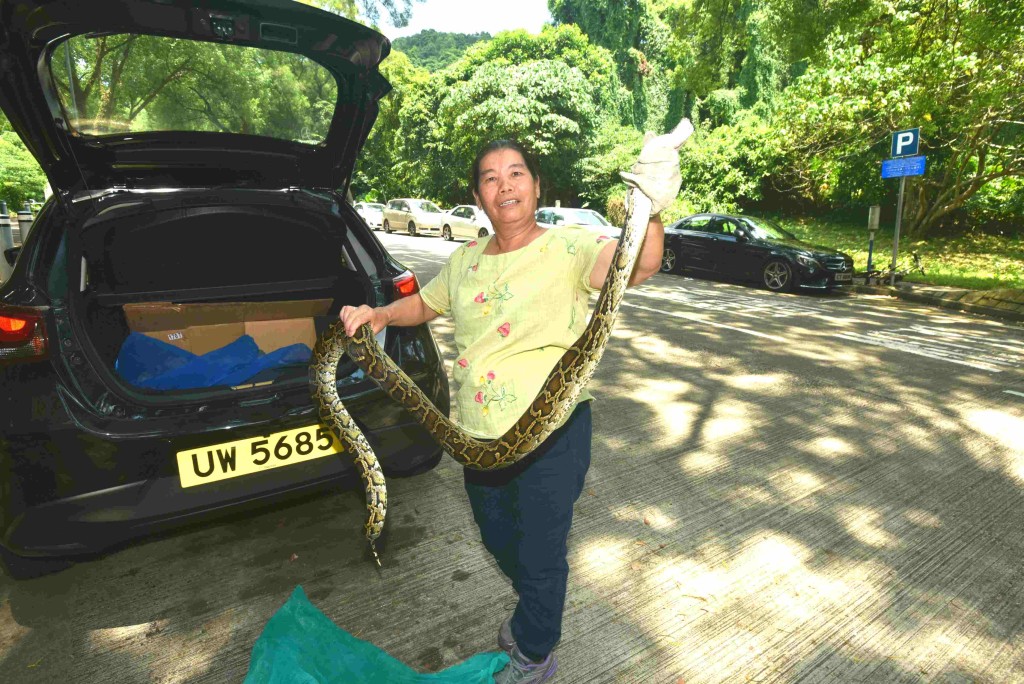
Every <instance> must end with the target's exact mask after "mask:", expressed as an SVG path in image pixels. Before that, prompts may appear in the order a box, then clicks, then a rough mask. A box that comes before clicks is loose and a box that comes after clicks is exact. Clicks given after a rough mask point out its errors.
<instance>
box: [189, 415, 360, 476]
mask: <svg viewBox="0 0 1024 684" xmlns="http://www.w3.org/2000/svg"><path fill="white" fill-rule="evenodd" d="M342 451H344V449H343V448H342V446H341V444H340V443H339V442H338V439H337V437H335V436H334V433H332V432H331V431H330V430H329V429H328V428H326V427H324V426H323V425H309V426H306V427H301V428H296V429H294V430H285V431H283V432H275V433H273V434H271V435H263V436H260V437H251V438H249V439H240V440H238V441H236V442H223V443H221V444H213V445H210V446H205V447H201V448H199V449H188V450H186V451H179V452H178V477H179V478H180V479H181V486H182V487H195V486H196V485H204V484H209V483H211V482H218V481H220V480H227V479H230V478H232V477H241V476H243V475H253V474H255V473H262V472H264V471H266V470H270V469H272V468H282V467H284V466H289V465H294V464H295V463H303V462H305V461H312V460H313V459H316V458H323V457H324V456H330V455H332V454H337V453H341V452H342Z"/></svg>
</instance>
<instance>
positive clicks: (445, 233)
mask: <svg viewBox="0 0 1024 684" xmlns="http://www.w3.org/2000/svg"><path fill="white" fill-rule="evenodd" d="M441 237H443V238H444V239H445V240H448V241H449V242H450V241H451V239H452V227H451V226H445V227H444V228H442V229H441Z"/></svg>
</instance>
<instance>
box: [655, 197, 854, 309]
mask: <svg viewBox="0 0 1024 684" xmlns="http://www.w3.org/2000/svg"><path fill="white" fill-rule="evenodd" d="M661 270H662V271H663V272H665V273H682V272H685V273H691V274H693V275H695V276H699V275H711V274H713V275H717V276H722V277H728V278H736V279H741V280H751V281H754V282H758V283H761V284H762V285H764V286H765V287H766V288H768V289H769V290H772V291H775V292H789V291H796V290H800V289H806V290H822V291H828V290H831V289H832V288H835V287H841V286H844V285H849V284H851V282H852V280H853V257H851V256H850V255H848V254H844V253H843V252H840V251H837V250H834V249H830V248H828V247H820V246H817V245H810V244H807V243H806V242H802V241H801V240H799V239H798V238H797V237H796V236H795V235H793V234H792V233H790V232H788V231H786V230H784V229H783V228H780V227H779V226H778V225H776V224H775V223H773V222H771V221H769V220H767V219H762V218H754V217H752V216H730V215H726V214H695V215H693V216H687V217H686V218H684V219H680V220H679V221H676V222H675V223H672V224H670V225H668V226H666V227H665V254H664V257H663V258H662V262H661Z"/></svg>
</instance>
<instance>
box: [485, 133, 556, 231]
mask: <svg viewBox="0 0 1024 684" xmlns="http://www.w3.org/2000/svg"><path fill="white" fill-rule="evenodd" d="M478 178H479V179H480V180H479V183H478V189H477V190H475V191H474V192H473V196H474V197H476V202H477V204H478V205H480V208H481V209H483V210H484V211H485V212H486V213H487V217H488V218H489V219H491V223H492V224H494V226H495V228H497V227H499V226H511V225H516V224H519V223H523V222H525V221H529V222H532V221H533V220H534V214H535V213H536V211H537V200H538V199H539V198H540V179H539V178H534V177H533V175H532V174H531V173H530V170H529V169H528V168H526V162H525V161H524V160H523V155H521V154H519V152H517V151H516V150H509V149H503V150H494V151H493V152H489V153H488V154H486V155H485V156H484V158H483V159H481V160H480V168H479V175H478Z"/></svg>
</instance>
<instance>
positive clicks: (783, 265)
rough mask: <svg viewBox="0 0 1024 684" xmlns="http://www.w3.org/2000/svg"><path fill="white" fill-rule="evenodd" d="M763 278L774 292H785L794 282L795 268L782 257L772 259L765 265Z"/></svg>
mask: <svg viewBox="0 0 1024 684" xmlns="http://www.w3.org/2000/svg"><path fill="white" fill-rule="evenodd" d="M763 280H764V286H765V287H767V288H768V289H769V290H771V291H772V292H785V291H786V290H788V289H789V288H790V287H791V286H792V284H793V269H792V268H791V267H790V265H789V264H788V263H787V262H785V261H783V260H782V259H772V260H771V261H769V262H768V263H767V264H765V265H764V271H763Z"/></svg>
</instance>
